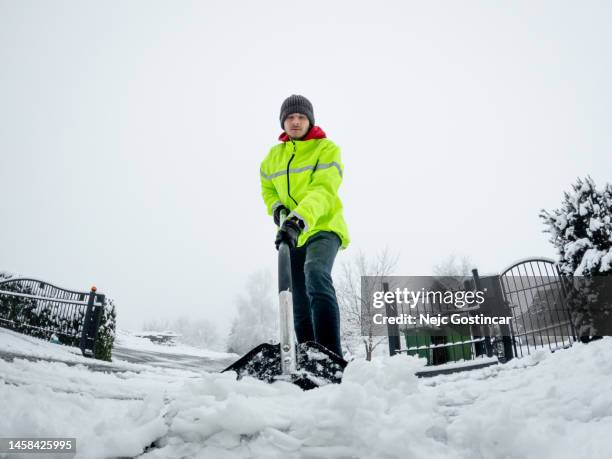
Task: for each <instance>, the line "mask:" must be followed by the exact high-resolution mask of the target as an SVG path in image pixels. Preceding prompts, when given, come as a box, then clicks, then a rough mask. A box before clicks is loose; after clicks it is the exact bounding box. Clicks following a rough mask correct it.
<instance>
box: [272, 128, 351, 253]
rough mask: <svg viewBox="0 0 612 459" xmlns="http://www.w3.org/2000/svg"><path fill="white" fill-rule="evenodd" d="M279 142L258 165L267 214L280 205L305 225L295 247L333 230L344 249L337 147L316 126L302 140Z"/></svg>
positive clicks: (285, 138)
mask: <svg viewBox="0 0 612 459" xmlns="http://www.w3.org/2000/svg"><path fill="white" fill-rule="evenodd" d="M279 140H281V141H282V143H280V144H278V145H275V146H274V147H272V148H271V149H270V152H269V153H268V155H267V156H266V158H265V159H264V160H263V161H262V163H261V170H260V176H261V177H260V178H261V195H262V197H263V200H264V202H265V204H266V208H267V210H268V215H272V214H273V212H274V209H275V208H276V207H277V206H280V205H281V204H282V205H284V206H285V207H286V208H287V209H289V210H290V212H291V213H290V214H289V217H297V218H298V219H300V220H301V221H302V222H303V223H304V230H303V231H302V233H301V234H300V237H299V238H298V241H297V246H298V247H301V246H302V245H304V244H305V243H306V241H307V240H308V239H309V238H310V237H311V236H312V235H313V234H316V233H317V232H319V231H332V232H334V233H336V234H337V235H338V237H340V239H341V241H342V245H341V247H342V248H343V249H345V248H346V247H347V246H348V244H349V242H350V239H349V234H348V228H347V226H346V222H345V221H344V216H343V214H342V202H341V201H340V198H339V197H338V188H339V187H340V184H341V183H342V174H343V169H344V168H343V166H342V163H341V161H340V148H339V147H338V146H337V145H336V144H334V143H333V142H332V141H331V140H329V139H328V138H326V136H325V132H323V130H322V129H321V128H320V127H318V126H313V128H312V129H311V130H310V131H309V132H308V134H307V135H306V137H305V138H304V139H302V140H295V141H294V140H290V139H289V137H288V136H287V134H284V133H283V134H281V136H280V138H279Z"/></svg>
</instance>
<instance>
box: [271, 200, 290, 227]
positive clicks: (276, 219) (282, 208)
mask: <svg viewBox="0 0 612 459" xmlns="http://www.w3.org/2000/svg"><path fill="white" fill-rule="evenodd" d="M282 211H285V216H287V215H289V209H287V208H286V207H285V206H283V205H282V204H281V205H280V206H278V207H277V208H275V209H274V212H273V214H274V224H275V225H276V226H280V215H281V212H282Z"/></svg>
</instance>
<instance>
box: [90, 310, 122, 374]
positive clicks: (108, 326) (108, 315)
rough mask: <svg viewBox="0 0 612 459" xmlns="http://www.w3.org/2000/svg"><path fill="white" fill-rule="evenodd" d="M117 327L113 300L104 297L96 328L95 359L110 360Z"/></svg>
mask: <svg viewBox="0 0 612 459" xmlns="http://www.w3.org/2000/svg"><path fill="white" fill-rule="evenodd" d="M116 329H117V311H116V309H115V302H114V301H113V300H111V299H110V298H107V299H106V302H105V303H104V309H103V312H102V319H101V320H100V328H99V329H98V337H97V339H96V346H95V349H94V356H95V358H96V359H100V360H106V361H108V362H110V361H111V357H112V351H113V344H114V343H115V331H116Z"/></svg>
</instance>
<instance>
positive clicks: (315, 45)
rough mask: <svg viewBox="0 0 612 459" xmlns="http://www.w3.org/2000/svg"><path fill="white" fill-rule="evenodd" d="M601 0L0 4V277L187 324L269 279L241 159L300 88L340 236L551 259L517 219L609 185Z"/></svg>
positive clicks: (264, 222) (262, 220) (429, 261)
mask: <svg viewBox="0 0 612 459" xmlns="http://www.w3.org/2000/svg"><path fill="white" fill-rule="evenodd" d="M611 23H612V6H611V5H610V3H608V2H595V1H585V2H569V1H564V2H559V1H537V2H533V1H517V2H485V1H482V2H477V1H463V2H452V1H447V2H439V1H438V2H416V1H411V2H405V1H393V2H390V1H386V2H384V1H383V2H376V3H373V2H363V1H350V2H349V1H333V2H321V1H309V2H295V3H289V2H278V1H275V2H271V1H263V2H247V1H242V2H236V1H233V2H230V1H225V2H221V1H218V2H212V1H207V2H205V1H199V2H198V1H194V2H188V1H173V2H170V1H166V2H160V1H125V2H118V1H115V2H93V1H22V0H19V1H18V0H14V1H6V0H0V60H1V65H0V193H1V196H2V198H1V204H0V215H1V216H2V225H0V241H1V243H0V270H8V271H13V272H18V273H20V274H22V275H29V276H35V277H39V278H43V279H45V280H48V281H50V282H55V283H56V284H58V285H60V286H65V287H69V288H76V289H83V290H86V289H88V288H89V286H90V285H92V284H96V285H97V286H98V288H99V289H100V291H103V292H105V293H107V294H108V295H109V296H111V297H113V298H115V300H116V303H117V305H118V308H119V311H118V312H119V325H120V326H121V327H124V328H140V326H141V325H142V322H143V320H144V319H145V318H147V317H152V318H157V317H174V316H177V315H188V316H190V317H193V318H208V319H210V320H213V321H214V322H216V323H218V324H219V326H220V328H221V330H224V329H226V328H227V327H228V321H229V320H230V319H231V317H232V316H233V315H234V314H235V312H236V311H235V308H234V298H235V296H236V294H237V293H239V292H240V290H241V289H242V288H243V287H244V285H245V283H246V280H247V278H248V276H249V274H250V273H252V272H253V271H255V270H257V269H260V268H268V269H269V270H270V271H271V272H275V269H276V251H275V250H274V246H273V240H274V234H275V227H274V226H273V224H272V223H271V219H270V217H267V215H266V214H265V208H264V205H263V203H262V201H261V197H260V194H259V163H260V161H261V160H262V159H263V157H264V156H265V154H266V153H267V151H268V150H269V148H270V147H271V146H272V145H274V144H275V143H276V142H277V137H278V135H279V133H280V125H279V121H278V114H279V109H280V104H281V103H282V101H283V99H284V98H285V97H287V96H288V95H290V94H293V93H296V94H303V95H305V96H307V97H308V98H309V99H310V100H311V101H312V102H313V104H314V108H315V117H316V121H317V124H318V125H320V126H321V127H322V128H323V129H324V130H325V131H326V132H327V134H328V136H329V137H330V138H331V139H332V140H334V141H335V142H336V143H337V144H338V145H340V146H341V148H342V151H343V162H344V165H345V180H344V184H343V186H342V188H341V197H342V198H343V201H344V204H345V208H346V219H347V222H348V224H349V230H350V233H351V237H352V241H353V242H352V245H351V246H350V247H349V249H348V250H347V251H345V252H343V253H341V254H340V255H339V257H338V261H337V265H338V264H339V263H340V262H342V261H343V260H347V259H349V258H350V256H351V253H355V252H356V249H362V250H364V251H365V252H366V253H375V252H376V251H377V250H379V249H380V248H382V247H384V246H388V247H389V248H390V249H392V250H394V251H396V252H399V253H400V264H399V269H398V272H396V274H398V275H427V274H430V273H431V268H432V266H433V265H435V264H437V263H439V262H441V261H443V260H444V259H445V258H446V257H447V256H448V255H449V254H450V253H455V254H458V255H467V256H469V257H470V258H471V259H472V260H473V261H474V264H475V266H477V267H478V268H479V270H480V271H481V272H495V271H499V270H501V269H502V268H503V267H504V266H506V265H508V264H509V263H510V262H512V261H514V260H516V259H518V258H522V257H526V256H531V255H542V256H554V255H555V254H554V251H553V249H552V246H551V245H550V244H549V243H548V235H547V234H544V233H542V229H543V225H542V223H541V221H540V220H539V218H538V212H539V210H540V209H541V208H547V209H550V208H553V207H557V206H558V205H559V204H560V202H561V198H562V193H563V191H564V190H566V189H568V188H569V186H570V184H571V183H573V182H574V180H575V178H576V177H577V176H584V175H586V174H591V176H592V177H593V178H594V179H595V181H596V182H597V183H598V185H600V186H601V185H603V184H604V183H605V182H606V181H610V171H611V170H612V159H611V158H612V155H611V152H612V148H611V147H612V139H611V134H610V125H611V116H610V107H612V90H611V87H610V81H612V28H611V27H610V24H611Z"/></svg>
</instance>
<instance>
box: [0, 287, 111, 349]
mask: <svg viewBox="0 0 612 459" xmlns="http://www.w3.org/2000/svg"><path fill="white" fill-rule="evenodd" d="M104 306H105V296H104V295H102V294H100V293H97V292H96V288H95V287H92V289H91V291H90V292H77V291H73V290H67V289H64V288H60V287H57V286H55V285H52V284H50V283H49V282H45V281H42V280H39V279H31V278H8V279H4V278H0V327H5V328H10V329H13V330H16V331H18V332H20V333H24V334H27V335H32V336H36V337H39V338H44V339H50V338H51V337H52V336H53V335H55V337H57V339H58V341H59V342H60V343H61V344H66V345H69V346H75V347H79V348H80V349H81V352H82V353H83V355H85V356H86V357H93V356H94V354H95V344H96V339H97V336H98V328H99V327H100V320H101V318H102V314H103V309H104Z"/></svg>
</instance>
